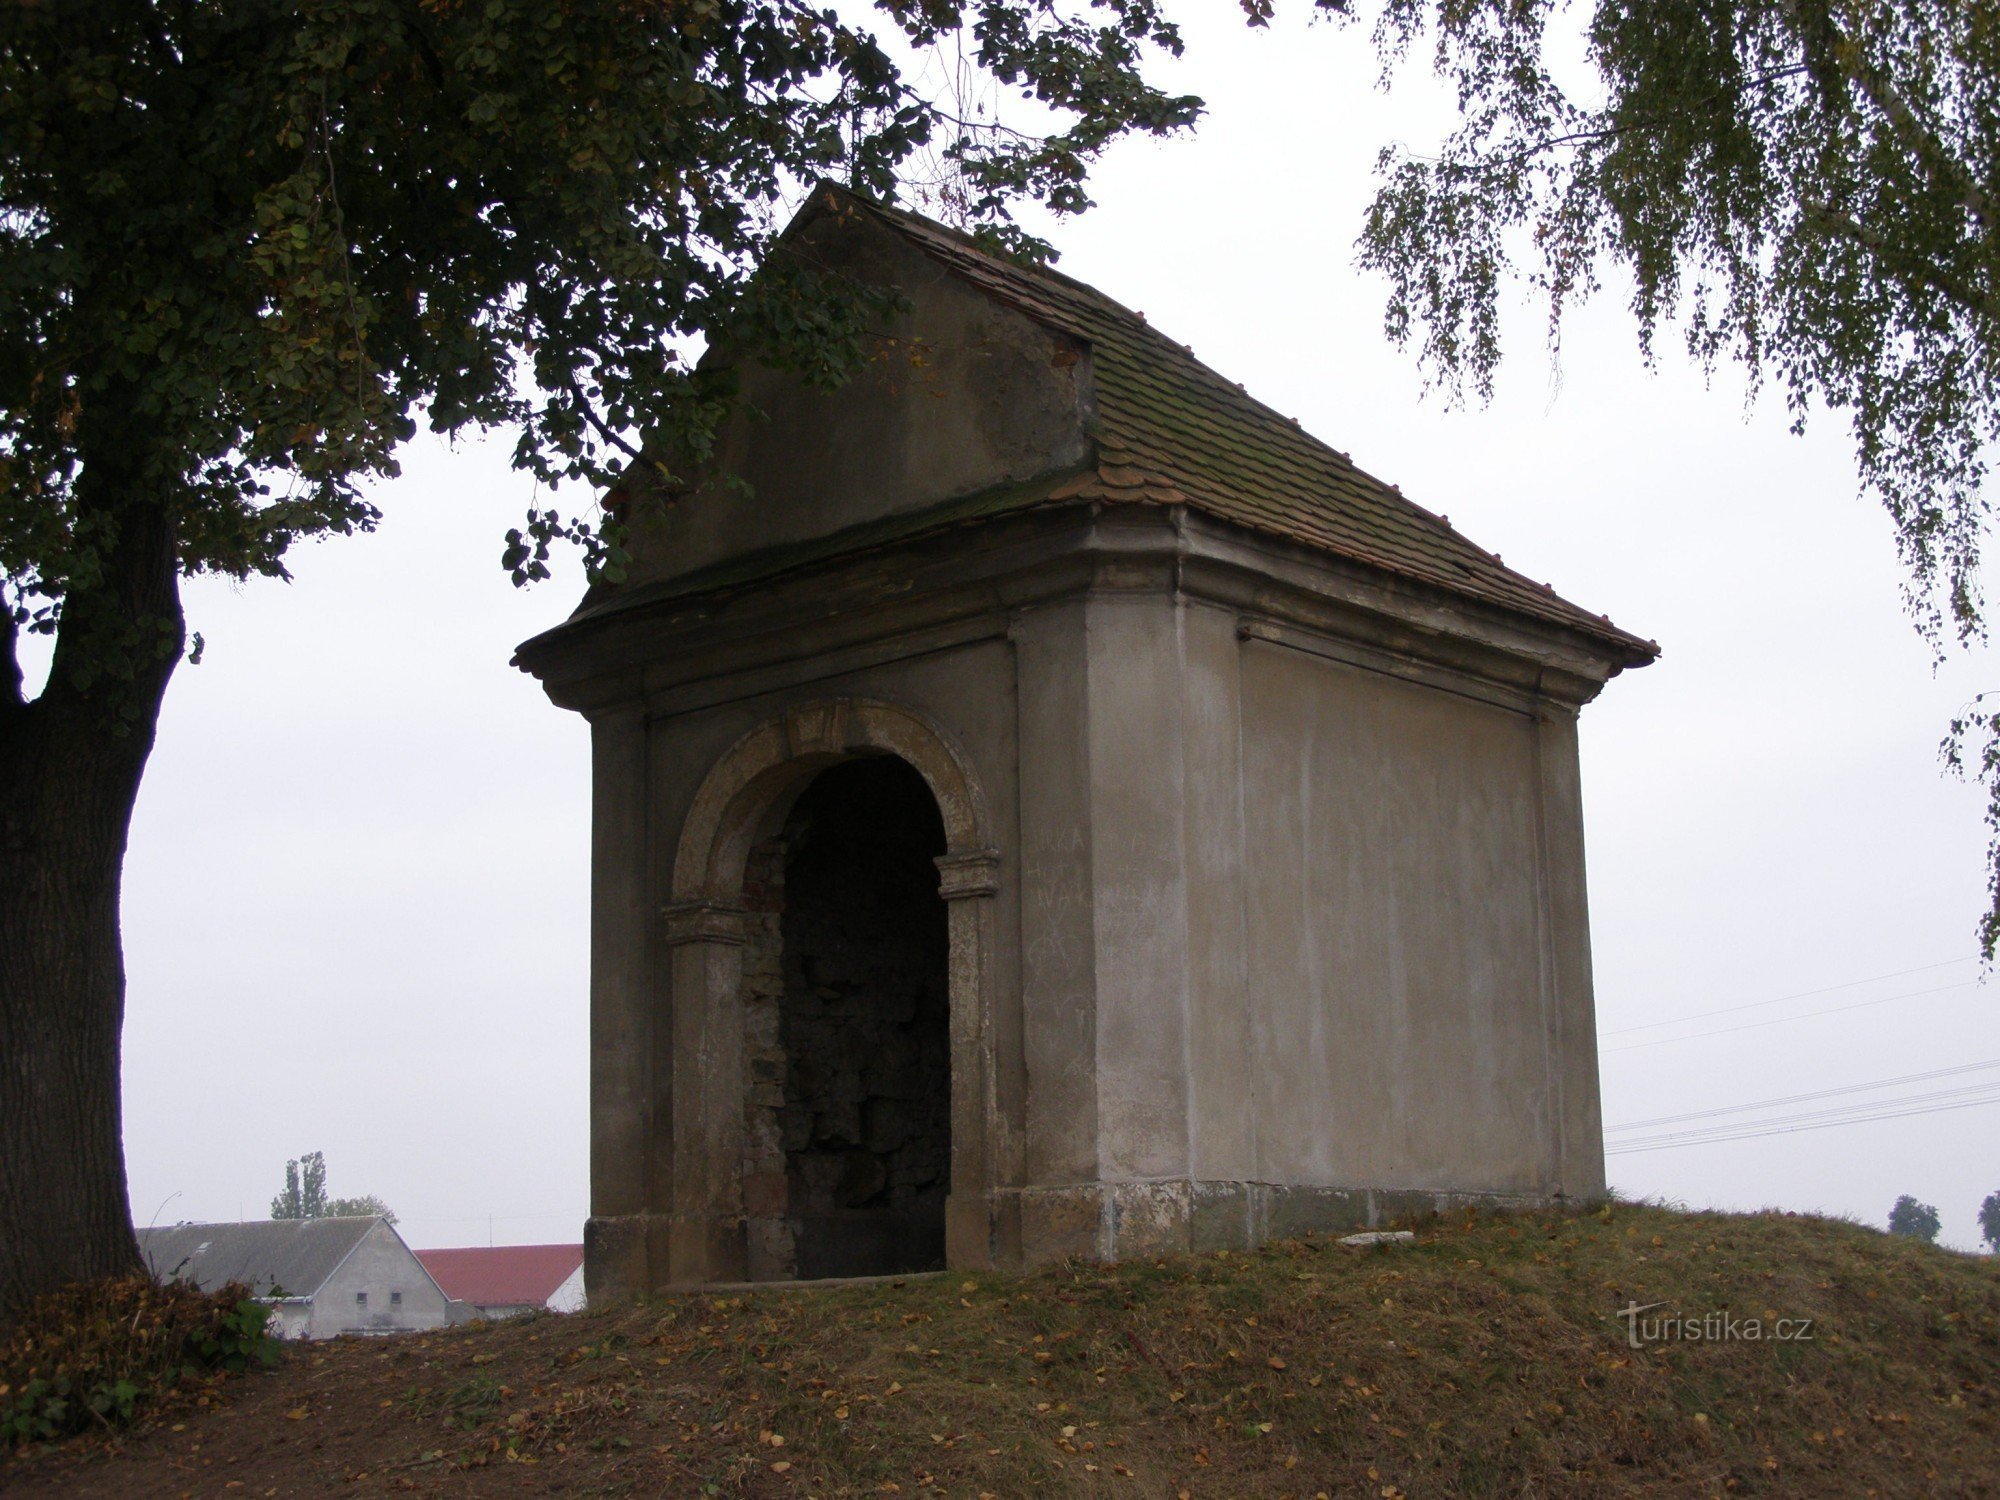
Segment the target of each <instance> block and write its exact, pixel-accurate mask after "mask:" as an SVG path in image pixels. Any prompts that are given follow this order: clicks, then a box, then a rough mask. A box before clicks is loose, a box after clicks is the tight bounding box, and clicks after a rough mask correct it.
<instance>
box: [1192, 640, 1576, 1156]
mask: <svg viewBox="0 0 2000 1500" xmlns="http://www.w3.org/2000/svg"><path fill="white" fill-rule="evenodd" d="M1242 650H1243V659H1242V663H1241V674H1242V677H1241V680H1242V695H1243V698H1242V701H1243V737H1242V743H1243V764H1242V776H1243V807H1244V842H1245V845H1246V849H1247V850H1250V851H1254V858H1252V859H1250V860H1248V861H1247V872H1248V877H1249V878H1248V880H1247V882H1246V883H1245V885H1244V886H1243V900H1244V903H1245V913H1246V921H1247V924H1248V926H1249V928H1250V929H1251V930H1252V931H1253V932H1255V933H1256V935H1257V936H1256V941H1255V942H1254V943H1252V944H1250V945H1249V948H1248V950H1247V958H1248V974H1247V979H1248V989H1249V992H1250V994H1251V995H1252V996H1254V997H1255V998H1256V1021H1255V1023H1254V1026H1253V1028H1252V1030H1251V1034H1250V1038H1249V1041H1250V1046H1249V1052H1250V1056H1249V1059H1248V1067H1247V1068H1246V1069H1245V1070H1244V1074H1243V1077H1244V1079H1245V1081H1247V1083H1248V1085H1249V1087H1248V1089H1247V1091H1245V1092H1242V1093H1239V1094H1238V1097H1237V1099H1236V1100H1235V1101H1234V1102H1233V1105H1232V1109H1233V1111H1234V1112H1236V1113H1238V1114H1239V1115H1247V1116H1248V1118H1249V1119H1250V1120H1251V1121H1252V1122H1253V1125H1252V1131H1253V1134H1252V1138H1251V1139H1250V1140H1248V1141H1242V1140H1238V1141H1237V1142H1235V1143H1234V1145H1235V1148H1236V1149H1235V1150H1234V1151H1232V1152H1231V1153H1230V1159H1231V1160H1233V1161H1234V1162H1235V1163H1236V1164H1237V1166H1238V1168H1239V1170H1238V1171H1235V1172H1230V1173H1228V1174H1227V1175H1230V1176H1238V1175H1240V1176H1243V1177H1246V1178H1249V1179H1251V1180H1255V1181H1263V1182H1294V1183H1318V1184H1332V1185H1340V1186H1347V1185H1369V1186H1377V1187H1387V1188H1419V1189H1456V1190H1460V1191H1471V1190H1479V1191H1499V1192H1527V1193H1533V1192H1544V1191H1548V1190H1550V1189H1552V1188H1555V1187H1558V1186H1561V1185H1562V1184H1561V1181H1560V1169H1559V1164H1558V1161H1557V1151H1556V1137H1555V1128H1554V1121H1553V1119H1552V1116H1551V1098H1552V1090H1551V1087H1550V1085H1551V1082H1552V1080H1551V1077H1550V1074H1551V1069H1552V1067H1553V1066H1554V1064H1555V1063H1556V1061H1557V1059H1556V1058H1555V1056H1554V1047H1555V1044H1556V1038H1555V1037H1554V1035H1553V1027H1554V1021H1555V1017H1554V1016H1553V1014H1552V1011H1551V1006H1550V1003H1549V999H1548V997H1547V996H1546V995H1545V994H1544V983H1543V966H1544V958H1545V949H1546V945H1547V941H1548V934H1547V921H1546V913H1545V910H1544V905H1545V899H1546V896H1545V883H1544V869H1543V858H1542V850H1541V843H1540V838H1539V826H1540V819H1541V814H1540V809H1539V805H1538V804H1539V798H1540V788H1539V784H1538V777H1537V771H1536V760H1537V743H1536V738H1537V725H1536V721H1535V720H1534V719H1533V718H1532V717H1530V716H1529V715H1527V714H1525V713H1520V712H1516V711H1513V710H1510V709H1505V708H1500V707H1496V706H1492V705H1489V704H1486V703H1481V702H1479V701H1476V700H1475V699H1472V698H1469V697H1465V696H1461V695H1458V694H1453V693H1448V692H1441V691H1438V690H1436V689H1433V688H1428V687H1421V686H1416V685H1412V684H1409V683H1405V682H1400V681H1397V680H1396V679H1395V678H1392V677H1388V676H1385V675H1383V674H1380V673H1375V672H1367V671H1362V670H1359V669H1356V668H1354V667H1351V666H1346V665H1342V664H1340V663H1336V662H1330V661H1326V660H1323V659H1321V658H1318V657H1315V656H1313V655H1311V654H1309V653H1307V652H1305V651H1302V650H1295V649H1292V648H1289V647H1286V646H1280V645H1272V644H1266V643H1263V642H1258V641H1249V642H1245V643H1244V644H1243V647H1242ZM1246 1105H1247V1108H1245V1106H1246ZM1246 1147H1247V1148H1248V1149H1247V1150H1245V1149H1244V1148H1246ZM1570 1186H1571V1189H1572V1190H1573V1191H1574V1190H1575V1189H1576V1188H1578V1187H1580V1186H1583V1185H1582V1184H1575V1183H1573V1184H1570Z"/></svg>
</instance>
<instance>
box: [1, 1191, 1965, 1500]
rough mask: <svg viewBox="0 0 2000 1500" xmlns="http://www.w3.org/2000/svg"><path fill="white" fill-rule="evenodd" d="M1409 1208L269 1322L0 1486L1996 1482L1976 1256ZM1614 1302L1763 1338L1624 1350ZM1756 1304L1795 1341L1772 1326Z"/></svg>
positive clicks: (1075, 1489)
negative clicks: (868, 1269) (1388, 1222)
mask: <svg viewBox="0 0 2000 1500" xmlns="http://www.w3.org/2000/svg"><path fill="white" fill-rule="evenodd" d="M1414 1227H1415V1228H1417V1230H1418V1235H1419V1243H1418V1244H1417V1245H1416V1246H1415V1247H1414V1248H1409V1249H1402V1250H1388V1251H1370V1252H1366V1253H1357V1252H1354V1251H1351V1250H1345V1249H1342V1248H1339V1247H1337V1246H1334V1245H1332V1244H1330V1243H1329V1242H1327V1241H1324V1240H1318V1239H1310V1238H1309V1239H1306V1240H1300V1241H1292V1242H1287V1243H1281V1244H1276V1245H1272V1246H1270V1247H1268V1248H1266V1249H1264V1250H1261V1251H1257V1252H1254V1253H1251V1254H1228V1255H1209V1256H1183V1257H1177V1258H1173V1259H1167V1260H1162V1261H1156V1262H1147V1263H1141V1264H1127V1265H1122V1266H1117V1267H1105V1266H1097V1265H1082V1264H1072V1265H1064V1266H1059V1267H1053V1268H1050V1269H1047V1270H1044V1271H1041V1272H1037V1273H1035V1274H1033V1275H1030V1276H1025V1277H1004V1276H996V1275H985V1274H980V1275H965V1274H947V1275H943V1276H938V1277H926V1278H911V1279H909V1280H907V1281H905V1282H901V1283H884V1284H878V1285H872V1286H850V1287H839V1288H826V1289H800V1290H778V1289H773V1290H768V1291H765V1290H760V1291H752V1292H745V1293H742V1294H737V1293H733V1292H732V1293H729V1294H727V1295H720V1294H715V1293H710V1294H706V1295H692V1294H691V1295H686V1296H676V1297H666V1298H660V1299H656V1300H648V1301H644V1302H640V1303H631V1304H625V1305H621V1306H616V1307H610V1308H605V1309H601V1310H597V1311H593V1312H590V1313H585V1314H579V1315H576V1316H571V1317H554V1316H549V1317H537V1318H534V1319H530V1320H524V1321H520V1322H515V1323H510V1324H501V1325H492V1326H487V1325H474V1326H472V1327H469V1328H463V1329H455V1330H451V1331H448V1332H442V1333H436V1334H429V1335H405V1336H402V1337H400V1338H395V1339H381V1340H362V1339H344V1340H340V1341H337V1342H334V1343H331V1344H317V1345H309V1346H294V1347H292V1348H291V1349H289V1350H288V1351H287V1353H286V1357H285V1360H284V1362H283V1363H282V1365H281V1366H280V1367H279V1368H278V1369H277V1370H275V1371H272V1372H270V1373H268V1374H260V1375H254V1376H245V1377H236V1378H233V1379H230V1380H228V1381H226V1382H222V1383H219V1384H216V1385H214V1386H211V1387H209V1388H208V1389H207V1390H205V1391H203V1392H201V1393H199V1394H190V1395H188V1396H186V1397H184V1398H178V1399H177V1400H176V1401H175V1403H174V1404H172V1405H170V1406H167V1407H164V1408H158V1409H156V1410H155V1411H154V1412H153V1413H152V1414H151V1415H150V1416H149V1417H148V1418H147V1419H146V1420H145V1421H144V1422H143V1423H142V1425H141V1426H140V1427H139V1428H137V1429H135V1430H133V1431H130V1432H128V1433H126V1434H124V1435H122V1436H100V1437H94V1438H88V1439H84V1440H81V1441H77V1442H72V1443H69V1444H65V1445H62V1446H59V1447H54V1448H49V1449H41V1450H27V1451H23V1452H20V1453H16V1454H14V1455H13V1456H12V1457H11V1458H8V1459H5V1460H0V1489H4V1490H5V1491H7V1492H8V1493H9V1494H10V1495H21V1496H37V1495H64V1496H117V1497H127V1496H134V1497H137V1496H179V1495H188V1496H241V1497H251V1496H292V1495H354V1496H367V1495H376V1494H381V1493H385V1492H386V1493H389V1494H397V1495H400V1494H407V1493H416V1494H423V1495H465V1494H475V1495H476V1494H485V1493H503V1492H504V1493H516V1494H547V1495H668V1496H683V1495H686V1496H702V1495H730V1496H756V1497H787V1500H804V1497H808V1496H835V1495H903V1496H909V1497H916V1496H927V1495H950V1496H961V1497H965V1500H977V1497H981V1496H988V1497H1009V1500H1011V1497H1014V1496H1024V1495H1028V1494H1032V1493H1051V1494H1059V1495H1080V1496H1100V1495H1102V1496H1128V1497H1135V1500H1136V1497H1140V1496H1170V1497H1178V1496H1187V1497H1215V1496H1259V1497H1262V1496H1270V1497H1282V1496H1292V1497H1296V1500H1311V1497H1314V1496H1321V1495H1324V1496H1329V1497H1348V1496H1369V1497H1374V1500H1401V1497H1405V1496H1409V1497H1427V1496H1476V1495H1496V1496H1497V1495H1510V1496H1519V1495H1535V1496H1578V1497H1585V1496H1589V1497H1596V1496H1629V1495H1647V1496H1655V1495H1660V1496H1664V1495H1674V1496H1680V1495H1710V1494H1715V1495H1725V1494H1728V1495H1765V1496H1798V1497H1813V1500H1818V1497H1824V1496H1870V1495H1872V1496H1882V1497H1890V1496H1943V1495H1968V1496H1970V1495H1995V1494H2000V1264H1996V1263H1995V1262H1994V1261H1992V1260H1988V1259H1982V1258H1978V1257H1971V1256H1961V1255H1954V1254H1950V1253H1948V1252H1943V1251H1938V1250H1934V1249H1931V1248H1929V1247H1927V1246H1923V1245H1919V1244H1916V1243H1913V1242H1910V1241H1907V1240H1894V1239H1890V1238H1888V1237H1886V1236H1883V1235H1881V1234H1878V1233H1875V1232H1874V1231H1871V1230H1867V1229H1863V1228H1860V1227H1858V1226H1855V1225H1851V1224H1846V1223H1840V1222H1834V1221H1828V1220H1823V1219H1811V1218H1799V1217H1792V1216H1786V1215H1775V1214H1766V1215H1749V1216H1723V1215H1714V1214H1688V1213H1680V1212H1673V1211H1669V1210H1665V1209H1659V1208H1650V1207H1638V1206H1629V1205H1618V1206H1615V1207H1613V1208H1610V1209H1607V1210H1604V1211H1601V1212H1597V1213H1574V1214H1549V1215H1534V1216H1518V1217H1506V1218H1492V1217H1487V1218H1479V1219H1476V1220H1467V1221H1458V1220H1453V1221H1447V1222H1432V1223H1427V1224H1421V1225H1417V1226H1414ZM1632 1302H1637V1303H1642V1304H1644V1303H1663V1304H1666V1305H1665V1306H1664V1307H1661V1308H1657V1309H1655V1310H1654V1311H1653V1312H1651V1313H1649V1314H1648V1316H1649V1317H1660V1316H1663V1315H1674V1314H1677V1315H1679V1316H1680V1317H1682V1318H1683V1319H1689V1320H1693V1319H1700V1318H1703V1317H1704V1316H1705V1315H1707V1314H1710V1313H1727V1314H1729V1315H1730V1316H1732V1317H1733V1318H1735V1319H1737V1320H1738V1325H1737V1330H1736V1331H1737V1332H1738V1333H1739V1334H1741V1333H1743V1332H1745V1331H1746V1330H1747V1326H1748V1325H1747V1324H1746V1323H1744V1322H1743V1320H1747V1319H1753V1318H1754V1319H1761V1320H1762V1324H1761V1328H1762V1331H1763V1337H1762V1338H1761V1339H1751V1338H1747V1337H1740V1336H1739V1337H1735V1338H1702V1339H1698V1340H1697V1339H1690V1338H1682V1339H1679V1340H1665V1341H1660V1342H1656V1343H1650V1344H1647V1345H1646V1346H1645V1347H1642V1348H1638V1349H1634V1348H1631V1347H1629V1346H1628V1341H1627V1338H1626V1334H1625V1323H1624V1321H1622V1320H1620V1319H1619V1318H1617V1317H1616V1316H1615V1314H1616V1312H1617V1310H1618V1309H1620V1308H1622V1307H1625V1306H1626V1305H1627V1304H1628V1303H1632ZM1779 1318H1784V1319H1787V1320H1798V1319H1810V1320H1812V1324H1811V1336H1810V1337H1809V1338H1802V1339H1788V1340H1784V1341H1778V1340H1776V1339H1774V1338H1773V1337H1772V1333H1773V1331H1774V1327H1773V1325H1774V1323H1775V1320H1776V1319H1779ZM1707 1326H1709V1327H1712V1328H1716V1329H1718V1331H1719V1328H1720V1325H1719V1324H1717V1323H1711V1324H1709V1325H1707ZM1683 1331H1684V1332H1685V1331H1686V1330H1685V1329H1684V1330H1683ZM1794 1331H1796V1330H1795V1329H1794Z"/></svg>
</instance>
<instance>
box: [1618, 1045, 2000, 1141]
mask: <svg viewBox="0 0 2000 1500" xmlns="http://www.w3.org/2000/svg"><path fill="white" fill-rule="evenodd" d="M1985 1068H2000V1057H1996V1058H1994V1059H1992V1060H1991V1061H1990V1062H1976V1063H1962V1064H1960V1065H1959V1066H1958V1067H1955V1068H1936V1069H1933V1070H1932V1071H1931V1072H1928V1073H1905V1074H1904V1075H1903V1076H1902V1077H1900V1078H1877V1079H1873V1080H1871V1081H1870V1082H1867V1083H1849V1084H1843V1085H1842V1086H1841V1087H1839V1088H1831V1089H1815V1090H1814V1091H1813V1092H1812V1093H1809V1094H1787V1095H1785V1096H1784V1097H1783V1098H1779V1099H1759V1100H1758V1101H1757V1102H1756V1103H1755V1104H1728V1105H1724V1106H1722V1107H1721V1108H1719V1109H1696V1110H1690V1111H1689V1112H1688V1113H1686V1114H1683V1115H1655V1116H1654V1117H1653V1118H1652V1119H1650V1120H1628V1121H1627V1122H1626V1123H1624V1124H1623V1125H1607V1126H1605V1127H1604V1130H1605V1134H1607V1135H1610V1134H1613V1133H1615V1132H1617V1131H1620V1130H1643V1129H1645V1128H1646V1127H1648V1126H1652V1125H1678V1124H1680V1123H1681V1122H1682V1121H1683V1120H1705V1119H1709V1118H1711V1117H1713V1116H1715V1115H1740V1114H1744V1113H1747V1112H1748V1111H1750V1110H1753V1109H1775V1108H1777V1107H1778V1106H1779V1105H1781V1104H1804V1103H1806V1102H1807V1101H1808V1100H1811V1099H1830V1098H1832V1097H1833V1096H1834V1095H1836V1094H1859V1093H1865V1092H1866V1091H1867V1090H1869V1089H1887V1088H1895V1087H1896V1086H1898V1085H1899V1084H1905V1083H1928V1082H1930V1081H1931V1080H1932V1079H1933V1078H1951V1077H1953V1076H1955V1075H1957V1074H1960V1073H1977V1072H1980V1071H1981V1070H1982V1069H1985ZM1883 1102H1885V1103H1887V1102H1890V1101H1886V1100H1885V1101H1883Z"/></svg>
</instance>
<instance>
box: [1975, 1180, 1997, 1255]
mask: <svg viewBox="0 0 2000 1500" xmlns="http://www.w3.org/2000/svg"><path fill="white" fill-rule="evenodd" d="M1979 1237H1980V1238H1981V1239H1983V1240H1985V1241H1986V1248H1987V1249H1989V1250H1991V1251H1993V1252H1994V1253H1995V1254H2000V1193H1988V1194H1987V1195H1986V1201H1985V1202H1984V1203H1982V1204H1980V1205H1979Z"/></svg>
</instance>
